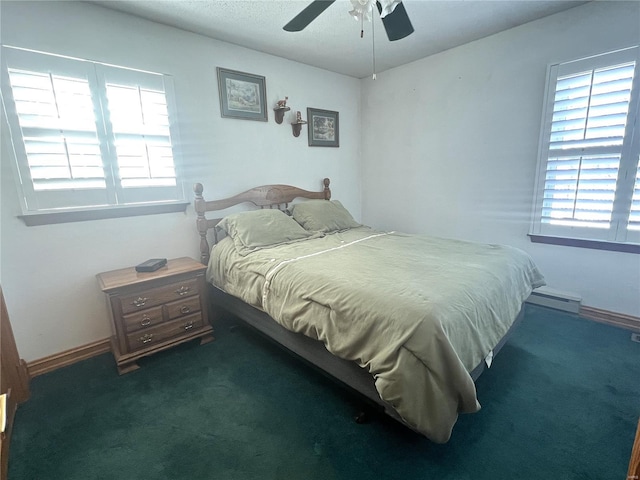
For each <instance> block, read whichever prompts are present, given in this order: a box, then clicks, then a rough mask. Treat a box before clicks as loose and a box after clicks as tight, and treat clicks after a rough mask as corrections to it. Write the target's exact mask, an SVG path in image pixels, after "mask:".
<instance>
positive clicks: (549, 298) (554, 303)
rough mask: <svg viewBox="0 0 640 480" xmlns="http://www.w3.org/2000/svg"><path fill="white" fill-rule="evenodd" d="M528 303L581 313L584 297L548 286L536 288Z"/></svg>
mask: <svg viewBox="0 0 640 480" xmlns="http://www.w3.org/2000/svg"><path fill="white" fill-rule="evenodd" d="M526 302H527V303H532V304H534V305H542V306H543V307H549V308H555V309H556V310H562V311H564V312H571V313H580V303H581V302H582V298H581V297H579V296H577V295H575V294H572V293H567V292H561V291H559V290H554V289H552V288H548V287H540V288H536V289H535V290H534V291H533V292H531V295H529V298H527V300H526Z"/></svg>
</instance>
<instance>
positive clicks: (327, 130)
mask: <svg viewBox="0 0 640 480" xmlns="http://www.w3.org/2000/svg"><path fill="white" fill-rule="evenodd" d="M307 121H308V122H309V125H308V128H307V130H308V131H309V146H310V147H339V146H340V128H339V122H338V112H332V111H331V110H320V109H318V108H307Z"/></svg>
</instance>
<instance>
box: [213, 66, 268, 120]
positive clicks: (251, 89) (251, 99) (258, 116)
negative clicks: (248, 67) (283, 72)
mask: <svg viewBox="0 0 640 480" xmlns="http://www.w3.org/2000/svg"><path fill="white" fill-rule="evenodd" d="M217 70H218V91H219V93H220V113H221V114H222V116H223V117H226V118H242V119H244V120H258V121H260V122H266V121H267V106H266V104H265V101H266V99H267V87H266V82H265V78H264V77H261V76H260V75H252V74H250V73H244V72H236V71H234V70H227V69H225V68H220V67H218V68H217Z"/></svg>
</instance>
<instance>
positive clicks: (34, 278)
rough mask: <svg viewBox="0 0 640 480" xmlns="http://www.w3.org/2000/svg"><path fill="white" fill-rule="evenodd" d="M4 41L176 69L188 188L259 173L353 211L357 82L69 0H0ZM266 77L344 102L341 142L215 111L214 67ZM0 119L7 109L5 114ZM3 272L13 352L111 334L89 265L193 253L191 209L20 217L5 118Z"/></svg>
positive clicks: (99, 267) (275, 86)
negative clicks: (107, 216) (33, 223)
mask: <svg viewBox="0 0 640 480" xmlns="http://www.w3.org/2000/svg"><path fill="white" fill-rule="evenodd" d="M0 15H1V22H2V23H1V41H2V43H3V44H6V45H14V46H19V47H25V48H31V49H35V50H41V51H45V52H52V53H57V54H63V55H69V56H74V57H80V58H86V59H91V60H96V61H101V62H106V63H111V64H115V65H121V66H128V67H134V68H139V69H144V70H150V71H155V72H162V73H167V74H170V75H173V77H174V85H175V89H176V97H177V106H178V113H179V119H180V126H179V128H180V137H181V142H182V143H181V145H180V146H181V150H182V154H183V157H184V160H185V165H186V169H185V170H186V176H187V182H186V186H187V190H188V198H192V191H191V188H192V185H193V183H195V182H196V181H200V182H202V183H203V184H204V187H205V198H208V199H215V198H223V197H225V196H229V195H232V194H235V193H239V192H240V191H243V190H245V189H248V188H251V187H254V186H256V185H260V184H268V183H287V184H292V185H297V186H300V187H303V188H306V189H309V190H320V189H321V188H322V184H321V181H322V179H323V178H324V177H329V178H331V180H332V187H333V196H334V198H338V199H340V200H342V201H343V202H344V203H345V205H347V206H348V208H349V209H350V210H351V211H352V212H353V213H354V215H355V216H356V217H359V216H360V207H361V205H360V196H361V195H360V164H359V158H360V150H359V136H358V130H359V127H360V84H359V81H358V80H356V79H353V78H350V77H346V76H342V75H337V74H334V73H330V72H327V71H324V70H320V69H316V68H312V67H309V66H306V65H302V64H298V63H295V62H290V61H287V60H284V59H281V58H277V57H273V56H270V55H265V54H262V53H259V52H256V51H253V50H248V49H244V48H240V47H237V46H234V45H231V44H227V43H224V42H219V41H215V40H212V39H209V38H206V37H202V36H199V35H194V34H191V33H187V32H184V31H181V30H177V29H173V28H170V27H166V26H162V25H159V24H155V23H152V22H148V21H145V20H142V19H138V18H136V17H133V16H129V15H125V14H120V13H118V12H114V11H111V10H108V9H104V8H102V7H98V6H94V5H90V4H84V3H77V2H69V3H66V2H42V3H38V2H15V3H14V2H5V1H3V2H2V3H1V10H0ZM217 66H221V67H225V68H230V69H233V70H240V71H245V72H250V73H254V74H258V75H264V76H265V77H266V86H267V97H268V103H269V104H275V102H276V100H278V99H279V98H282V97H284V96H285V95H286V96H288V97H289V105H290V106H291V107H292V109H294V110H301V111H303V112H304V115H305V117H306V108H307V107H315V108H323V109H328V110H336V111H339V112H340V129H341V132H340V148H309V147H308V146H307V138H306V129H303V131H302V134H301V135H300V137H298V138H294V137H293V135H292V130H291V127H290V126H289V121H290V119H289V118H285V122H284V123H283V124H282V125H278V124H276V123H275V121H274V116H273V111H272V110H270V111H269V122H267V123H265V122H255V121H246V120H236V119H223V118H221V116H220V106H219V99H218V89H217V80H216V67H217ZM3 122H4V118H3ZM2 127H3V128H2V145H1V155H2V157H1V159H2V172H1V173H2V175H1V179H2V185H1V188H2V191H1V195H2V197H1V199H2V206H1V214H2V228H1V235H2V238H1V245H2V250H1V260H0V265H1V272H0V275H1V279H2V287H3V290H4V293H5V297H6V301H7V306H8V308H9V312H10V315H11V322H12V325H13V330H14V333H15V337H16V342H17V344H18V348H19V351H20V354H21V356H22V357H23V358H24V359H25V360H27V361H31V360H34V359H38V358H42V357H45V356H47V355H51V354H54V353H58V352H61V351H63V350H66V349H70V348H74V347H77V346H80V345H84V344H87V343H90V342H93V341H96V340H101V339H104V338H106V337H108V336H109V335H110V324H109V320H108V313H107V307H106V302H105V299H104V295H103V294H102V292H101V291H100V290H99V288H98V285H97V281H96V278H95V275H96V273H98V272H101V271H106V270H112V269H116V268H122V267H126V266H131V265H135V264H137V263H139V262H141V261H143V260H146V259H147V258H151V257H168V258H173V257H179V256H191V257H193V258H196V259H197V258H199V251H198V245H199V241H198V238H199V237H198V235H197V232H196V229H195V214H194V212H193V208H192V207H190V208H189V209H188V210H187V212H186V214H181V213H177V214H176V213H174V214H163V215H151V216H144V217H130V218H124V219H111V220H99V221H90V222H78V223H66V224H59V225H49V226H40V227H26V226H25V225H24V224H23V223H22V221H21V220H19V219H18V218H16V216H17V215H18V214H20V207H19V203H18V193H17V190H16V186H15V182H14V177H13V169H12V162H13V154H12V150H11V148H10V144H9V138H8V134H7V131H6V128H4V127H5V125H4V123H3V125H2Z"/></svg>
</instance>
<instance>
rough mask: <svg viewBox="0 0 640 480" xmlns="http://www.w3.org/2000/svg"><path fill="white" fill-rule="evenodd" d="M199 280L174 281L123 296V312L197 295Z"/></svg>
mask: <svg viewBox="0 0 640 480" xmlns="http://www.w3.org/2000/svg"><path fill="white" fill-rule="evenodd" d="M198 293H199V290H198V281H197V280H196V279H188V280H184V281H182V282H177V283H172V284H170V285H166V286H163V287H158V288H152V289H149V290H144V291H143V292H139V293H135V294H132V295H127V296H123V297H121V299H120V303H121V305H122V313H123V314H127V313H131V312H135V311H140V310H142V309H143V308H149V307H154V306H156V305H162V304H163V303H167V302H171V301H173V300H176V299H180V298H182V297H186V296H190V295H197V294H198Z"/></svg>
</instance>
